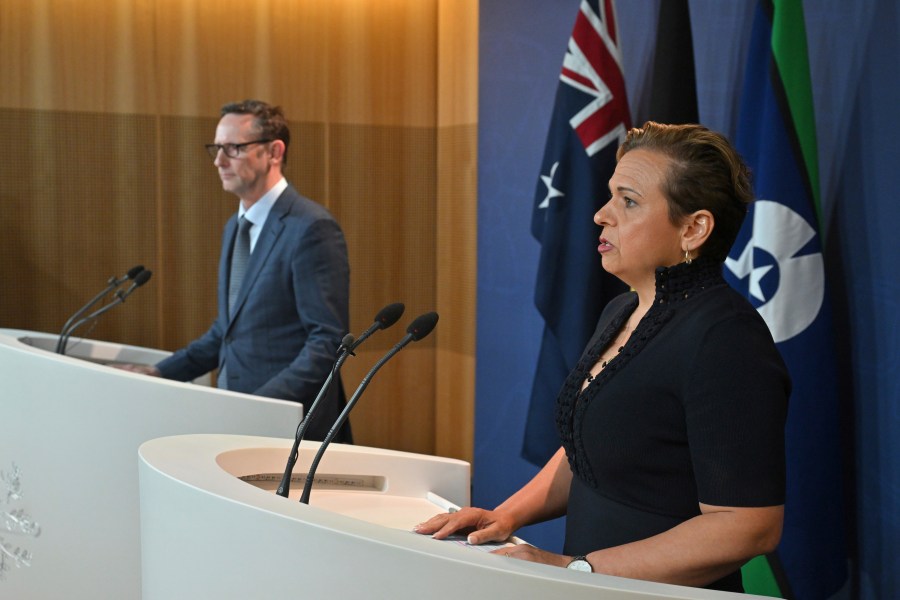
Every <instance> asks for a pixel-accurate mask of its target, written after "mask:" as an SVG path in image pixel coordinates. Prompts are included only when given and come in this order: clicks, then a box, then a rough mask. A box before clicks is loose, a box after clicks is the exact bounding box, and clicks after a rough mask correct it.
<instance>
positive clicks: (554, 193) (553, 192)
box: [538, 161, 565, 208]
mask: <svg viewBox="0 0 900 600" xmlns="http://www.w3.org/2000/svg"><path fill="white" fill-rule="evenodd" d="M558 166H559V161H556V162H555V163H553V166H552V167H550V175H541V181H543V182H544V185H546V186H547V195H546V196H545V197H544V200H543V201H542V202H541V203H540V204H538V208H547V207H548V206H550V200H552V199H553V198H562V197H563V196H565V194H564V193H562V192H561V191H560V190H558V189H556V188H555V187H553V176H554V175H556V168H557V167H558Z"/></svg>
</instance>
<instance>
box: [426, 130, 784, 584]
mask: <svg viewBox="0 0 900 600" xmlns="http://www.w3.org/2000/svg"><path fill="white" fill-rule="evenodd" d="M609 189H610V200H609V202H607V203H606V204H605V205H604V206H603V207H602V208H601V209H600V210H599V211H598V212H597V214H596V215H595V217H594V221H595V222H596V223H597V225H599V226H600V227H601V228H602V231H601V232H600V243H599V246H598V252H600V255H601V257H602V261H603V268H604V269H605V270H606V271H608V272H609V273H612V274H613V275H615V276H616V277H618V278H619V279H621V280H622V281H624V282H625V283H626V284H628V285H629V286H630V287H631V288H632V290H633V291H631V292H628V293H626V294H623V295H622V296H619V297H618V298H615V299H614V300H612V301H611V302H610V303H609V304H608V305H607V307H606V308H605V310H604V311H603V314H602V315H601V317H600V321H599V323H598V325H597V329H596V331H595V333H594V336H593V338H592V339H591V341H590V342H589V343H588V346H587V348H586V349H585V352H584V354H583V356H582V358H581V360H580V362H579V364H578V365H577V366H576V368H575V369H574V370H573V371H572V373H571V374H570V375H569V377H568V378H567V380H566V382H565V384H564V386H563V389H562V390H561V392H560V395H559V397H558V399H557V406H556V423H557V429H558V431H559V435H560V440H561V447H560V449H559V451H557V453H556V454H555V455H554V456H553V458H551V459H550V461H549V462H548V463H547V464H546V465H545V466H544V468H543V469H542V470H541V471H540V472H539V473H538V474H537V475H536V476H535V477H534V479H532V480H531V481H530V482H529V483H528V484H526V485H525V486H524V487H523V488H522V489H521V490H519V491H518V492H516V493H515V494H513V495H512V496H511V497H510V498H509V499H507V500H506V501H505V502H503V503H502V504H501V505H499V506H498V507H497V508H495V509H494V510H484V509H479V508H473V507H467V508H464V509H462V510H460V511H459V512H456V513H453V514H441V515H437V516H435V517H433V518H432V519H430V520H428V521H426V522H425V523H422V524H420V525H419V526H417V528H416V530H417V531H418V532H419V533H422V534H432V535H433V536H434V537H436V538H444V537H446V536H448V535H450V534H452V533H454V532H457V531H459V530H471V533H470V534H469V541H470V543H474V544H479V543H484V542H489V541H499V540H505V539H506V538H508V537H509V536H510V535H511V534H512V533H513V532H515V531H516V530H517V529H518V528H520V527H522V526H525V525H529V524H532V523H537V522H540V521H544V520H548V519H552V518H555V517H559V516H562V515H566V519H567V520H566V540H565V547H564V549H563V554H555V553H552V552H548V551H545V550H540V549H538V548H535V547H533V546H529V545H519V546H515V547H513V548H507V549H503V550H500V551H498V552H501V553H504V554H508V555H509V556H512V557H515V558H520V559H524V560H530V561H536V562H541V563H546V564H550V565H558V566H560V567H569V568H575V569H580V570H585V571H593V572H595V573H606V574H610V575H618V576H623V577H630V578H634V579H644V580H649V581H659V582H665V583H675V584H680V585H689V586H698V587H709V588H713V589H722V590H731V591H742V590H743V587H742V585H741V578H740V567H741V565H743V564H744V563H745V562H746V561H748V560H749V559H751V558H753V557H754V556H757V555H759V554H765V553H768V552H771V551H772V550H774V548H775V547H776V546H777V544H778V541H779V539H780V537H781V528H782V522H783V516H784V506H783V505H784V487H785V483H784V479H785V475H784V472H785V466H784V422H785V418H786V414H787V400H788V396H789V394H790V379H789V377H788V374H787V370H786V368H785V366H784V363H783V361H782V360H781V357H780V355H779V353H778V351H777V349H776V348H775V344H774V342H773V340H772V336H771V334H770V333H769V330H768V328H767V327H766V324H765V322H764V321H763V320H762V318H761V317H760V316H759V314H758V313H757V312H756V311H755V310H754V309H753V307H752V306H751V305H750V303H749V302H747V301H746V299H744V298H743V297H742V296H741V295H739V294H738V293H737V292H735V291H734V290H732V289H731V288H730V287H729V286H728V285H727V284H726V283H725V281H724V279H723V278H722V265H723V262H724V260H725V257H726V255H727V253H728V250H729V248H730V247H731V245H732V244H733V243H734V240H735V237H736V236H737V233H738V230H739V229H740V227H741V223H742V222H743V219H744V216H745V215H746V213H747V207H748V205H749V203H750V202H751V201H752V199H753V195H752V189H751V186H750V181H749V174H748V171H747V168H746V166H745V165H744V164H743V162H742V161H741V159H740V157H739V156H738V155H737V153H736V152H735V150H734V149H733V148H732V146H731V145H730V144H729V143H728V141H727V140H725V138H724V137H722V136H721V135H719V134H716V133H714V132H711V131H709V130H707V129H706V128H704V127H701V126H699V125H660V124H657V123H652V122H648V123H646V124H645V125H644V127H642V128H635V129H632V130H631V131H629V132H628V136H627V138H626V140H625V142H624V144H623V145H622V147H621V148H620V149H619V152H618V164H617V166H616V170H615V173H614V174H613V176H612V178H611V179H610V182H609Z"/></svg>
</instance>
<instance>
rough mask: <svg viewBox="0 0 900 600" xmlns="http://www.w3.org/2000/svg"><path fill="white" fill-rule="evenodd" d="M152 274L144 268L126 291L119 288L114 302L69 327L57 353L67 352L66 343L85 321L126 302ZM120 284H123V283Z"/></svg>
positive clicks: (62, 337)
mask: <svg viewBox="0 0 900 600" xmlns="http://www.w3.org/2000/svg"><path fill="white" fill-rule="evenodd" d="M129 272H130V271H129ZM152 276H153V271H148V270H146V269H144V270H142V271H141V272H139V273H138V274H137V275H136V276H135V277H134V281H133V282H132V284H131V286H130V287H129V288H128V289H127V290H125V291H124V292H123V291H122V290H119V291H117V292H116V297H115V299H113V301H112V302H110V303H109V304H107V305H105V306H102V307H100V308H98V309H97V310H95V311H94V312H92V313H91V314H89V315H88V316H86V317H84V318H83V319H81V320H80V321H77V322H76V323H75V324H74V325H72V326H71V327H69V329H68V330H67V331H66V332H65V333H64V334H63V335H62V336H61V337H60V340H59V346H58V347H59V350H58V351H57V353H58V354H63V355H64V354H65V353H66V345H67V344H68V343H69V337H71V335H72V333H73V332H74V331H75V330H76V329H78V328H79V327H81V326H82V325H84V324H85V323H88V322H90V321H93V320H94V319H96V318H97V317H99V316H100V315H102V314H103V313H105V312H106V311H108V310H109V309H111V308H112V307H114V306H118V305H119V304H122V303H123V302H125V298H127V297H128V296H130V295H131V293H132V292H134V290H136V289H137V288H139V287H141V286H142V285H144V284H145V283H147V282H148V281H150V278H151V277H152ZM125 281H127V279H123V280H122V283H124V282H125ZM119 285H121V283H120V284H119Z"/></svg>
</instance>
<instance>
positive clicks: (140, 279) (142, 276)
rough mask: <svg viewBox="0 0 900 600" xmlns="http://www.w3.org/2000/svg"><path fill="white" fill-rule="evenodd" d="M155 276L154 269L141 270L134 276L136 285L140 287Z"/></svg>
mask: <svg viewBox="0 0 900 600" xmlns="http://www.w3.org/2000/svg"><path fill="white" fill-rule="evenodd" d="M151 277H153V271H147V270H144V271H141V272H140V273H138V274H137V276H136V277H135V278H134V287H140V286H142V285H144V284H145V283H147V282H148V281H150V278H151Z"/></svg>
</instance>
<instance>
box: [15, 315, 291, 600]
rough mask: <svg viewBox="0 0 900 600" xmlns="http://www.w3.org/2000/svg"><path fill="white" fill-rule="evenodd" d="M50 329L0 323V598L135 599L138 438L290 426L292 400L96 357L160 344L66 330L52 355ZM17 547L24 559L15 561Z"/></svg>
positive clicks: (124, 356)
mask: <svg viewBox="0 0 900 600" xmlns="http://www.w3.org/2000/svg"><path fill="white" fill-rule="evenodd" d="M56 339H57V336H56V335H48V334H41V333H35V332H29V331H20V330H9V329H2V330H0V473H2V475H3V479H0V553H3V556H4V557H5V562H4V563H3V564H5V567H6V568H5V572H4V573H2V578H0V598H10V599H13V598H16V599H18V598H22V599H26V598H27V599H29V600H44V599H47V600H51V599H52V600H56V599H58V598H67V599H84V600H96V599H98V598H115V599H116V600H129V599H137V598H140V596H141V560H140V539H139V535H140V517H139V501H138V477H137V471H138V469H137V449H138V447H139V446H140V445H141V444H142V443H143V442H145V441H146V440H149V439H153V438H158V437H160V436H166V435H175V434H180V433H197V432H201V433H202V432H215V433H248V434H253V435H276V436H281V437H289V436H292V435H293V432H294V430H295V429H296V426H297V423H298V422H299V420H300V417H301V414H302V406H301V405H299V404H295V403H292V402H284V401H280V400H270V399H266V398H259V397H256V396H250V395H247V394H239V393H235V392H228V391H223V390H219V389H216V388H211V387H208V386H205V385H198V384H189V383H180V382H175V381H167V380H163V379H157V378H153V377H147V376H143V375H137V374H134V373H129V372H125V371H121V370H118V369H113V368H110V367H108V366H104V365H103V364H102V363H107V362H114V361H121V362H135V363H155V362H156V361H158V360H159V359H161V358H163V357H165V356H167V355H168V353H167V352H161V351H157V350H149V349H146V348H137V347H133V346H123V345H120V344H111V343H105V342H98V341H88V340H81V341H76V340H71V341H70V344H69V346H70V350H69V355H70V356H60V355H57V354H55V353H54V352H53V349H54V347H55V346H56ZM13 465H15V468H16V469H17V471H16V470H14V467H13ZM4 479H5V481H4ZM13 486H18V489H19V491H18V492H17V493H13V494H12V495H9V494H8V492H9V490H10V488H12V487H13ZM13 514H19V515H24V516H25V517H30V518H31V519H32V520H33V521H35V522H37V523H38V524H39V525H40V534H39V535H38V536H37V537H34V536H33V535H30V534H29V533H27V532H24V531H21V530H20V531H15V530H16V529H23V528H24V529H27V523H26V524H25V526H18V525H16V524H15V523H13V521H14V519H9V518H8V517H7V515H13ZM16 548H18V549H20V551H22V552H24V553H29V554H30V555H31V559H30V566H25V565H22V566H18V567H17V566H16V560H15V551H16ZM4 550H6V552H4ZM23 556H26V555H25V554H23V553H20V554H19V558H21V557H23ZM19 562H20V563H22V561H21V560H20V561H19Z"/></svg>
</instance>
